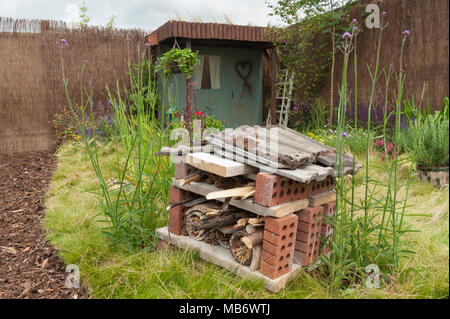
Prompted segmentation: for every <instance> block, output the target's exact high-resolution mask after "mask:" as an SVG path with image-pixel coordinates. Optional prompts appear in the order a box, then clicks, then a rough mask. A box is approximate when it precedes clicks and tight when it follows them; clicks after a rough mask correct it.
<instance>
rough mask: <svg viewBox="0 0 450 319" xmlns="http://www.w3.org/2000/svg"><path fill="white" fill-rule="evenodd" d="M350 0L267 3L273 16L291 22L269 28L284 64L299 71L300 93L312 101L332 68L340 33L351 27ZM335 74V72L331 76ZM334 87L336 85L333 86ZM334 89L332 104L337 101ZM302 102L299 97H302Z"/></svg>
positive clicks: (296, 85)
mask: <svg viewBox="0 0 450 319" xmlns="http://www.w3.org/2000/svg"><path fill="white" fill-rule="evenodd" d="M354 3H355V1H349V0H278V1H277V2H276V4H271V3H267V6H268V7H269V9H271V11H272V12H271V13H270V15H271V16H277V17H279V18H280V19H281V21H282V22H283V23H284V24H286V25H288V27H285V28H276V27H272V28H269V31H268V32H269V36H270V37H271V39H272V41H273V42H274V45H275V48H276V49H277V52H278V56H279V59H280V62H281V64H282V65H283V66H284V67H287V68H288V69H290V70H292V71H294V72H295V74H296V76H295V79H294V85H295V89H296V97H297V98H298V99H300V100H301V101H302V102H311V101H312V99H313V98H314V97H316V96H317V93H318V91H319V89H320V88H321V86H322V85H323V83H324V81H325V79H326V77H327V76H328V74H329V72H330V68H331V73H332V75H333V71H334V70H333V65H334V63H333V61H334V59H335V55H336V47H337V45H338V44H339V42H340V39H341V38H340V36H341V35H342V34H343V33H344V32H345V31H347V30H346V28H348V24H346V23H341V22H342V21H345V20H346V19H348V13H349V10H350V8H351V6H350V4H354ZM331 78H333V76H331ZM331 87H332V88H333V85H332V86H331ZM332 96H333V94H332V92H331V94H330V99H331V100H330V105H333V101H332ZM298 102H299V101H298Z"/></svg>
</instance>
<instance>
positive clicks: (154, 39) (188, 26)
mask: <svg viewBox="0 0 450 319" xmlns="http://www.w3.org/2000/svg"><path fill="white" fill-rule="evenodd" d="M265 29H266V28H264V27H254V26H243V25H234V24H222V23H199V22H184V21H168V22H166V23H165V24H163V25H162V26H161V27H159V28H158V29H157V30H155V31H153V32H152V33H151V34H149V35H147V36H146V40H147V41H149V42H150V44H151V45H152V46H153V45H158V44H159V43H161V42H163V41H165V40H167V39H170V38H185V39H201V40H209V39H212V40H231V41H244V42H258V43H271V41H270V39H269V38H268V37H267V35H266V34H265Z"/></svg>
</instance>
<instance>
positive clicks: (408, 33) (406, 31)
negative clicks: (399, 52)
mask: <svg viewBox="0 0 450 319" xmlns="http://www.w3.org/2000/svg"><path fill="white" fill-rule="evenodd" d="M402 34H403V35H411V31H409V30H405V31H403V32H402Z"/></svg>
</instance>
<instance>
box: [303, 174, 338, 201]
mask: <svg viewBox="0 0 450 319" xmlns="http://www.w3.org/2000/svg"><path fill="white" fill-rule="evenodd" d="M330 190H334V182H333V179H332V178H331V177H328V178H327V179H325V180H323V181H314V182H311V183H309V184H308V196H309V197H311V196H315V195H319V194H322V193H325V192H328V191H330Z"/></svg>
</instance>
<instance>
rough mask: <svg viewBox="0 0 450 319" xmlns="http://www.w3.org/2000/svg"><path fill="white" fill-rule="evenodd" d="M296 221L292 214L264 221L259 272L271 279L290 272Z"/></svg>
mask: <svg viewBox="0 0 450 319" xmlns="http://www.w3.org/2000/svg"><path fill="white" fill-rule="evenodd" d="M297 221H298V218H297V216H296V215H294V214H290V215H288V216H285V217H282V218H273V217H266V219H265V224H264V237H263V244H262V254H261V263H260V271H261V273H263V274H264V275H266V276H267V277H269V278H271V279H276V278H278V277H280V276H282V275H284V274H287V273H289V272H290V271H291V268H292V261H293V257H294V247H295V236H296V230H297Z"/></svg>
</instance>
